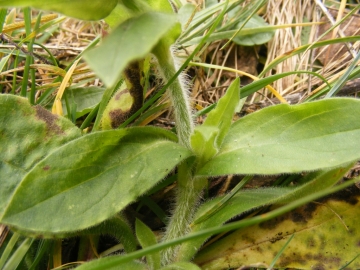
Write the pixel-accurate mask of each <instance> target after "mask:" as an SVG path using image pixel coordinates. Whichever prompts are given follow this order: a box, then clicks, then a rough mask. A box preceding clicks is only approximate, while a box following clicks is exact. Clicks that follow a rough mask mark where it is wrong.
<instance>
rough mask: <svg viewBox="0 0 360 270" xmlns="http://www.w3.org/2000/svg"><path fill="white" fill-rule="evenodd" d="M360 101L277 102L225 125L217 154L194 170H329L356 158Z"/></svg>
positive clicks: (204, 172)
mask: <svg viewBox="0 0 360 270" xmlns="http://www.w3.org/2000/svg"><path fill="white" fill-rule="evenodd" d="M359 115H360V101H359V100H357V99H350V98H334V99H327V100H322V101H317V102H312V103H304V104H301V105H295V106H290V105H286V104H281V105H277V106H273V107H269V108H266V109H263V110H260V111H258V112H255V113H253V114H250V115H248V116H246V117H244V118H242V119H240V120H239V121H237V122H236V123H234V124H233V126H232V127H231V128H230V130H229V133H228V134H227V136H226V137H225V139H224V143H223V144H222V146H221V149H220V151H219V153H218V154H217V155H216V156H215V157H214V158H213V159H211V160H210V161H209V162H207V163H206V164H205V165H204V166H203V167H202V168H201V169H200V170H199V171H198V172H197V174H198V175H200V176H218V175H227V174H278V173H293V172H301V171H311V170H318V169H321V168H324V169H325V168H331V167H335V166H340V165H342V164H345V163H350V162H352V161H355V160H358V159H359V158H360V122H359V121H358V117H359Z"/></svg>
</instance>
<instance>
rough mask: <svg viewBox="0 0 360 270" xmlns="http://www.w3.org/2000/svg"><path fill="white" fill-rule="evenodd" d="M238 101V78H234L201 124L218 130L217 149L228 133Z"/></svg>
mask: <svg viewBox="0 0 360 270" xmlns="http://www.w3.org/2000/svg"><path fill="white" fill-rule="evenodd" d="M239 99H240V78H236V79H235V80H234V81H233V82H232V84H231V85H230V86H229V88H228V89H227V91H226V93H225V95H224V96H223V97H222V98H221V99H220V100H219V102H218V104H217V105H216V108H215V109H214V110H212V111H211V112H210V113H209V114H208V116H207V118H206V119H205V121H204V123H203V126H208V127H218V128H219V135H218V136H217V138H216V143H215V145H216V146H217V147H220V145H221V144H222V142H223V140H224V137H225V135H226V134H227V132H228V131H229V128H230V126H231V123H232V119H233V116H234V113H235V109H236V106H237V105H238V103H239Z"/></svg>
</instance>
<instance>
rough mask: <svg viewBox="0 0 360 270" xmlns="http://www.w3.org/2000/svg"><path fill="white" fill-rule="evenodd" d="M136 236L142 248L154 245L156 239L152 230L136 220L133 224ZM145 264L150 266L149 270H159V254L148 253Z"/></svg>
mask: <svg viewBox="0 0 360 270" xmlns="http://www.w3.org/2000/svg"><path fill="white" fill-rule="evenodd" d="M135 230H136V236H137V238H138V240H139V243H140V245H141V247H142V248H146V247H150V246H152V245H156V244H157V241H156V237H155V234H154V233H153V232H152V230H151V229H150V228H149V227H148V226H146V225H145V224H144V223H143V222H142V221H140V220H139V219H136V222H135ZM146 262H147V264H148V265H149V266H150V269H160V266H161V257H160V252H155V253H149V254H148V255H147V256H146Z"/></svg>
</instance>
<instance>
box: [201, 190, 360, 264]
mask: <svg viewBox="0 0 360 270" xmlns="http://www.w3.org/2000/svg"><path fill="white" fill-rule="evenodd" d="M359 224H360V190H359V189H358V188H357V187H356V186H353V187H351V188H348V189H346V190H343V191H340V192H338V193H336V194H334V195H331V196H330V197H328V198H326V199H324V200H322V201H321V202H313V203H310V204H307V205H305V206H303V207H301V208H299V209H297V210H295V211H292V212H289V213H288V214H286V215H283V216H280V217H277V218H275V219H273V220H270V221H267V222H264V223H262V224H260V225H256V226H252V227H248V228H245V229H243V230H238V231H236V232H234V233H232V234H231V235H229V236H227V237H225V238H224V239H222V240H220V241H218V242H216V243H215V244H213V245H210V246H209V247H207V248H205V249H204V250H203V251H201V252H200V253H199V254H198V256H197V257H196V258H195V263H197V264H198V265H199V266H200V267H201V268H202V269H217V270H218V269H228V268H237V267H240V266H245V265H246V266H248V265H258V266H259V265H264V266H268V265H269V264H270V263H271V262H272V260H273V259H274V257H275V256H276V254H277V253H278V252H279V251H280V250H281V248H282V247H283V246H284V245H285V243H286V241H287V240H288V238H289V237H290V236H291V235H292V234H295V237H294V238H293V239H292V241H291V242H290V243H289V245H288V246H287V248H286V249H285V251H284V252H283V254H282V255H281V256H280V258H279V259H278V261H277V262H276V264H275V268H296V269H340V268H341V267H343V266H345V265H346V264H347V263H349V262H350V261H351V260H352V259H354V258H355V257H356V256H357V255H358V254H359V253H360V225H359ZM359 268H360V257H358V258H357V259H356V260H354V261H353V262H352V263H351V264H350V265H348V268H346V269H359Z"/></svg>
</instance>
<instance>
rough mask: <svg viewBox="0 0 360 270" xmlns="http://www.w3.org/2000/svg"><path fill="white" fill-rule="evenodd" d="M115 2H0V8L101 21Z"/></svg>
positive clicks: (77, 0)
mask: <svg viewBox="0 0 360 270" xmlns="http://www.w3.org/2000/svg"><path fill="white" fill-rule="evenodd" d="M117 2H118V1H117V0H107V1H102V0H91V1H88V0H46V1H43V0H0V6H2V7H28V6H31V7H34V8H38V9H43V10H51V11H56V12H60V13H63V14H65V15H68V16H70V17H75V18H78V19H82V20H101V19H103V18H105V17H106V16H108V15H109V14H110V12H111V11H112V10H113V9H114V8H115V6H116V4H117Z"/></svg>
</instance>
